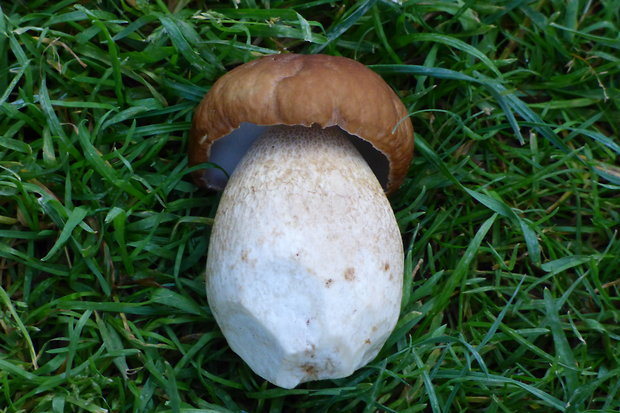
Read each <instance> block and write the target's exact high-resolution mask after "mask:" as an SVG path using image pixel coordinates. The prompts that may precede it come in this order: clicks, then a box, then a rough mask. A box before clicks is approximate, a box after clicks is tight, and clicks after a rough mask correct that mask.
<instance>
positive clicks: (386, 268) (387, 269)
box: [383, 262, 390, 271]
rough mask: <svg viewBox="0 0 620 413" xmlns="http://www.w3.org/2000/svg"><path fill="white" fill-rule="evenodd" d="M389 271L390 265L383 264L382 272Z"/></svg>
mask: <svg viewBox="0 0 620 413" xmlns="http://www.w3.org/2000/svg"><path fill="white" fill-rule="evenodd" d="M389 270H390V263H389V262H386V263H385V264H383V271H389Z"/></svg>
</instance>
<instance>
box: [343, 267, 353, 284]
mask: <svg viewBox="0 0 620 413" xmlns="http://www.w3.org/2000/svg"><path fill="white" fill-rule="evenodd" d="M344 279H345V280H347V281H353V280H354V279H355V268H353V267H349V268H347V269H346V270H344Z"/></svg>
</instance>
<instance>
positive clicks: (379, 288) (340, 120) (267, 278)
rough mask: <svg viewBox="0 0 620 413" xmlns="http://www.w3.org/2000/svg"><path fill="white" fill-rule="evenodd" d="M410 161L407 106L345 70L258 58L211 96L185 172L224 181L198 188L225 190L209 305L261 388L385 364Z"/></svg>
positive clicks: (211, 254)
mask: <svg viewBox="0 0 620 413" xmlns="http://www.w3.org/2000/svg"><path fill="white" fill-rule="evenodd" d="M248 148H249V149H248ZM412 156H413V128H412V126H411V122H410V120H409V118H408V115H407V111H406V109H405V107H404V105H403V104H402V102H401V101H400V100H399V98H398V97H397V95H396V94H395V93H394V92H393V91H392V89H391V88H390V87H389V86H388V85H387V84H386V83H385V82H384V81H383V80H382V79H381V77H380V76H378V75H377V74H376V73H374V72H373V71H371V70H370V69H368V68H367V67H365V66H364V65H362V64H360V63H358V62H355V61H353V60H350V59H347V58H343V57H334V56H326V55H295V54H282V55H275V56H268V57H263V58H260V59H257V60H254V61H251V62H249V63H246V64H243V65H241V66H238V67H237V68H235V69H233V70H232V71H230V72H229V73H227V74H225V75H224V76H222V77H221V78H220V79H219V80H217V81H216V82H215V84H214V85H213V87H212V88H211V90H210V91H209V92H208V93H207V94H206V95H205V97H204V99H203V100H202V102H201V103H200V105H199V106H198V108H197V110H196V112H195V115H194V118H193V125H192V130H191V140H190V144H189V159H190V164H191V165H195V164H198V163H202V162H205V161H210V162H213V163H215V164H218V165H220V166H221V167H222V168H223V169H224V170H225V172H226V173H227V174H230V179H229V180H228V182H226V174H225V173H224V172H222V170H220V169H217V168H206V169H204V170H199V171H196V172H195V173H194V178H195V180H196V182H197V183H198V184H200V185H203V186H206V187H210V188H221V187H224V186H225V189H224V192H223V194H222V197H221V200H220V204H219V207H218V210H217V213H216V216H215V220H214V223H213V228H212V233H211V239H210V242H209V251H208V256H207V268H206V285H207V297H208V301H209V306H210V308H211V310H212V312H213V315H214V317H215V320H216V321H217V323H218V325H219V326H220V328H221V330H222V332H223V334H224V336H225V337H226V340H227V341H228V343H229V345H230V347H231V348H232V349H233V350H234V351H235V352H236V353H237V354H238V355H239V356H241V358H242V359H243V360H244V361H245V362H246V363H247V364H248V365H249V366H250V367H251V368H252V370H253V371H254V372H255V373H257V374H258V375H259V376H261V377H263V378H265V379H266V380H268V381H269V382H271V383H273V384H276V385H277V386H280V387H284V388H293V387H295V386H297V385H298V384H299V383H302V382H306V381H310V380H318V379H327V378H340V377H346V376H348V375H350V374H351V373H353V372H354V371H355V370H356V369H358V368H360V367H362V366H363V365H365V364H366V363H368V362H369V361H371V360H372V359H373V358H374V357H375V356H376V355H377V353H378V352H379V350H380V349H381V347H382V346H383V344H384V343H385V341H386V339H387V338H388V336H389V334H390V333H391V331H392V330H393V328H394V326H395V324H396V322H397V319H398V315H399V311H400V301H401V295H402V273H403V246H402V240H401V235H400V232H399V229H398V226H397V223H396V219H395V218H394V213H393V212H392V209H391V207H390V204H389V202H388V200H387V198H386V195H385V193H386V192H387V193H389V192H392V191H394V190H395V189H396V188H397V187H398V185H399V184H400V183H401V182H402V180H403V179H404V176H405V174H406V172H407V169H408V166H409V163H410V161H411V158H412ZM373 172H374V173H373Z"/></svg>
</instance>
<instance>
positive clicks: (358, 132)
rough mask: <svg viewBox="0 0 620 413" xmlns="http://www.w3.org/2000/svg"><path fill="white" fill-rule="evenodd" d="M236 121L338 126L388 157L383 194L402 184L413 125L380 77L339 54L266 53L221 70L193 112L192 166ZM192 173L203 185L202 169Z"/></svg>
mask: <svg viewBox="0 0 620 413" xmlns="http://www.w3.org/2000/svg"><path fill="white" fill-rule="evenodd" d="M242 122H248V123H253V124H256V125H290V126H292V125H303V126H312V125H314V124H316V125H320V126H321V127H323V128H326V127H329V126H339V127H340V128H341V129H343V130H344V131H346V132H347V133H349V134H350V135H355V136H357V137H359V138H360V139H362V140H364V141H367V142H369V143H370V144H371V145H372V146H373V147H374V148H375V149H376V150H378V151H379V152H381V153H382V154H383V155H384V156H385V157H386V158H387V160H388V162H389V173H388V176H387V183H386V185H385V188H386V192H387V193H390V192H393V191H394V190H395V189H396V188H398V186H399V185H400V184H401V183H402V181H403V179H404V177H405V175H406V173H407V169H408V168H409V163H410V162H411V159H412V157H413V127H412V125H411V120H410V119H409V117H408V113H407V109H406V108H405V106H404V105H403V103H402V102H401V101H400V99H399V98H398V96H397V95H396V94H395V93H394V91H393V90H392V89H391V88H390V87H389V86H388V85H387V84H386V83H385V82H384V81H383V79H382V78H381V77H380V76H379V75H377V74H376V73H375V72H373V71H372V70H370V69H369V68H367V67H366V66H364V65H363V64H361V63H358V62H356V61H354V60H351V59H347V58H344V57H338V56H328V55H298V54H281V55H273V56H266V57H263V58H260V59H256V60H253V61H251V62H249V63H246V64H243V65H241V66H238V67H236V68H235V69H233V70H231V71H230V72H228V73H227V74H225V75H224V76H222V77H221V78H220V79H218V80H217V81H216V82H215V84H214V85H213V87H212V88H211V90H210V91H209V92H208V93H207V94H206V95H205V97H204V98H203V100H202V102H201V103H200V105H199V106H198V108H197V109H196V112H195V114H194V119H193V124H192V129H191V133H190V142H189V163H190V165H196V164H198V163H201V162H206V161H208V160H209V156H210V151H211V145H212V144H213V142H215V141H216V140H218V139H220V138H222V137H224V136H226V135H228V134H229V133H231V132H232V131H233V130H235V129H237V128H239V127H240V126H241V123H242ZM193 176H194V180H195V181H196V183H197V184H199V185H201V186H205V185H206V184H207V183H206V182H204V177H203V173H202V172H201V171H195V172H194V175H193Z"/></svg>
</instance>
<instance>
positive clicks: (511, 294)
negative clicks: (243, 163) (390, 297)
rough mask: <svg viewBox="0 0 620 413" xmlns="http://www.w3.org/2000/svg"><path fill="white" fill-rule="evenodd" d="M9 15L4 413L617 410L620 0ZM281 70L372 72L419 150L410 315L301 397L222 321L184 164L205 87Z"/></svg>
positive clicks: (5, 19) (1, 155) (1, 111)
mask: <svg viewBox="0 0 620 413" xmlns="http://www.w3.org/2000/svg"><path fill="white" fill-rule="evenodd" d="M0 7H1V10H0V411H1V412H77V411H88V412H240V411H245V412H270V413H271V412H293V411H301V412H433V413H436V412H465V411H467V412H489V413H491V412H544V413H547V412H555V411H559V412H617V411H619V410H620V365H619V361H620V326H619V319H620V297H619V292H620V240H619V235H618V230H619V229H620V161H619V160H620V139H618V136H619V135H620V121H619V119H620V37H619V35H618V33H619V31H620V1H619V0H581V1H579V0H497V1H493V0H480V1H470V0H454V1H449V0H438V1H416V0H411V1H403V2H397V1H388V0H382V1H376V0H375V1H373V0H368V1H358V2H355V1H345V2H336V1H327V0H316V1H310V2H302V1H298V0H287V1H281V0H272V1H269V0H265V1H254V0H233V1H229V2H228V1H226V2H225V1H222V2H208V1H192V0H168V1H167V2H166V1H164V0H124V1H123V0H120V1H111V0H98V1H95V0H92V1H87V0H82V1H78V0H61V1H57V2H48V1H44V0H33V1H2V2H0ZM286 52H295V53H305V54H308V53H325V54H330V55H341V56H346V57H349V58H353V59H355V60H358V61H360V62H362V63H364V64H366V65H368V66H370V67H371V68H372V69H373V70H374V71H376V72H377V73H379V74H380V75H382V76H383V77H384V79H385V80H386V81H387V82H388V83H389V84H390V85H391V86H392V87H393V88H394V90H395V91H396V93H397V94H398V95H399V96H400V97H401V99H402V101H403V102H404V104H405V105H406V107H407V109H408V111H409V114H410V118H411V120H412V122H413V125H414V128H415V137H416V150H415V151H416V152H415V157H414V160H413V162H412V164H411V167H410V170H409V174H408V176H407V178H406V180H405V182H404V184H403V186H402V187H401V188H400V189H399V190H398V191H397V192H396V193H395V194H394V195H393V196H391V197H390V201H391V203H392V206H393V208H394V210H395V213H396V217H397V219H398V223H399V226H400V229H401V232H402V235H403V240H404V245H405V250H406V257H405V283H404V294H403V302H402V308H401V316H400V321H399V323H398V325H397V327H396V329H395V331H394V332H393V334H392V336H391V337H390V338H389V340H388V342H387V343H386V345H385V347H384V348H383V350H382V351H381V353H380V354H379V356H378V357H377V358H376V359H375V360H374V361H372V362H371V363H370V364H369V365H368V366H367V367H365V368H362V369H361V370H359V371H357V372H356V373H355V374H353V375H352V376H350V377H347V378H344V379H339V380H326V381H319V382H312V383H307V384H302V385H301V386H299V387H298V388H296V389H293V390H284V389H279V388H277V387H275V386H273V385H270V384H269V383H267V382H265V381H264V380H262V379H261V378H260V377H258V376H256V375H254V374H253V373H252V372H251V370H249V368H248V367H247V366H246V365H245V364H244V363H243V362H242V361H241V360H240V359H239V358H238V357H237V356H236V355H235V354H234V353H233V352H232V351H231V350H230V349H229V347H228V346H227V344H226V341H225V340H224V338H223V336H222V334H221V333H220V331H219V329H218V327H217V325H216V324H215V321H214V320H213V317H212V315H211V313H210V311H209V308H208V305H207V300H206V296H205V288H204V266H205V260H206V251H207V248H208V235H209V230H210V226H211V224H212V219H213V216H214V214H215V211H216V208H217V203H218V195H217V194H213V193H208V192H206V191H204V190H202V189H199V188H197V187H196V186H194V184H193V183H192V180H191V178H190V172H191V169H190V168H189V167H188V164H187V156H186V149H187V140H188V132H189V128H190V125H191V119H192V112H193V109H194V108H195V107H196V105H197V104H198V102H199V101H200V99H201V98H202V96H203V94H204V93H205V92H206V91H207V90H208V89H209V87H210V85H211V84H212V83H213V82H214V81H215V80H216V79H217V78H218V77H219V76H221V75H222V74H224V73H225V72H226V71H227V70H229V69H231V68H233V67H235V66H236V65H238V64H241V63H244V62H247V61H250V60H252V59H254V58H256V57H259V56H264V55H269V54H273V53H286ZM260 218H261V217H257V219H260Z"/></svg>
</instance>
